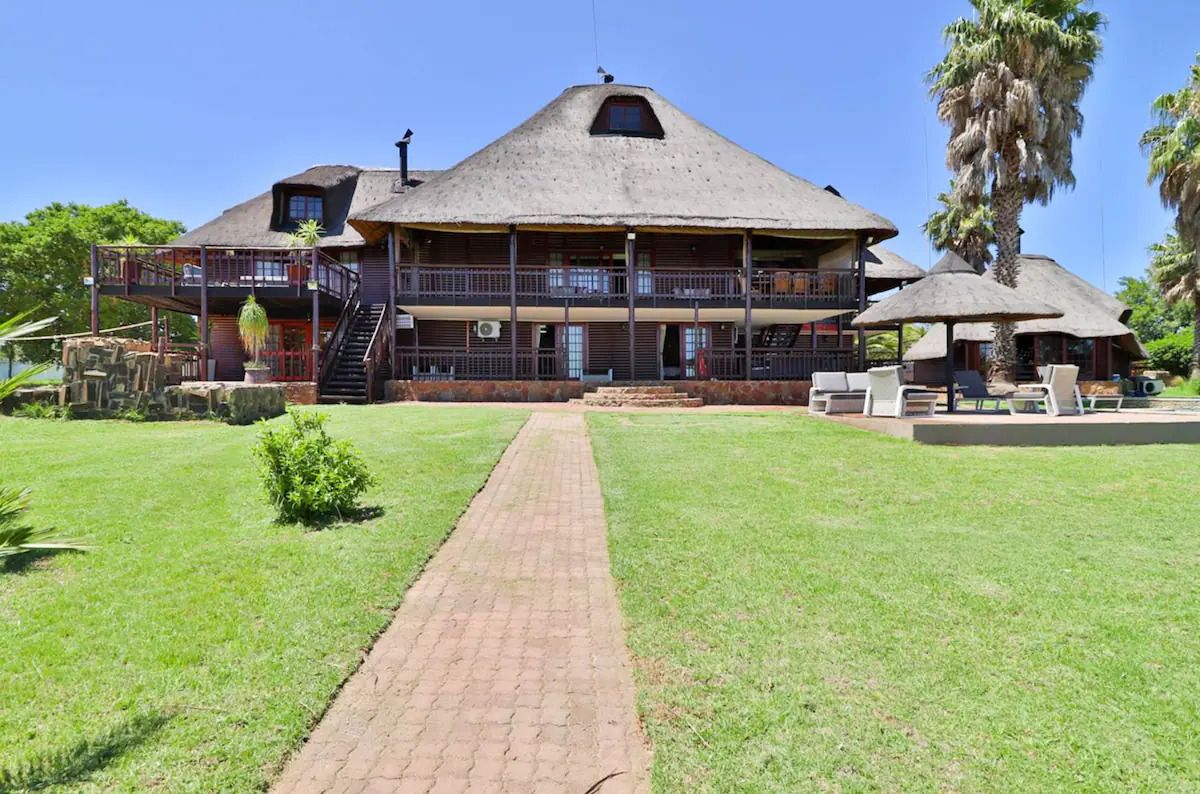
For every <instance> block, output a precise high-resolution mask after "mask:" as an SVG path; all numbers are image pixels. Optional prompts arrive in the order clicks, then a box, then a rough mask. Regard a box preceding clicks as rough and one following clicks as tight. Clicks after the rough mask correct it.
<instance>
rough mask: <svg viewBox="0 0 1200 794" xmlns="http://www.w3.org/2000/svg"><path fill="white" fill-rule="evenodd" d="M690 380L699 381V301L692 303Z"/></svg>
mask: <svg viewBox="0 0 1200 794" xmlns="http://www.w3.org/2000/svg"><path fill="white" fill-rule="evenodd" d="M692 371H693V377H692V380H700V301H695V302H693V303H692Z"/></svg>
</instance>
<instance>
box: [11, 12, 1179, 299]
mask: <svg viewBox="0 0 1200 794" xmlns="http://www.w3.org/2000/svg"><path fill="white" fill-rule="evenodd" d="M1096 7H1097V8H1098V9H1099V10H1101V11H1103V12H1104V13H1105V14H1106V15H1107V16H1108V18H1109V23H1110V24H1109V28H1108V30H1107V32H1106V34H1105V54H1104V59H1103V62H1102V63H1101V64H1100V66H1099V68H1098V70H1097V73H1096V79H1095V81H1094V83H1093V84H1092V87H1091V88H1090V89H1089V91H1088V95H1087V97H1086V99H1085V101H1084V113H1085V115H1086V118H1087V122H1086V129H1085V132H1084V135H1083V138H1082V139H1081V140H1079V141H1077V143H1076V146H1075V173H1076V176H1077V178H1078V183H1079V184H1078V187H1077V189H1076V190H1075V191H1074V192H1063V193H1060V194H1059V195H1058V196H1057V197H1056V198H1055V200H1054V202H1053V204H1052V205H1051V206H1049V207H1047V208H1042V207H1033V208H1030V209H1028V210H1027V211H1026V217H1025V220H1024V227H1025V228H1026V229H1027V232H1028V233H1027V234H1026V237H1025V250H1026V251H1030V252H1042V253H1047V254H1050V255H1052V256H1054V257H1056V258H1057V259H1059V260H1060V261H1061V262H1063V263H1064V264H1065V265H1067V266H1068V267H1070V268H1071V269H1073V270H1075V271H1076V272H1078V273H1080V274H1081V275H1083V276H1084V277H1086V278H1088V279H1090V280H1092V281H1093V282H1095V283H1097V284H1100V283H1101V280H1102V277H1104V278H1105V280H1106V282H1107V285H1108V287H1109V288H1110V289H1112V288H1113V287H1114V285H1115V282H1116V279H1117V277H1119V276H1120V275H1124V274H1140V273H1141V272H1142V270H1143V269H1144V267H1145V262H1146V254H1145V249H1146V246H1147V245H1148V244H1149V243H1151V242H1153V241H1155V240H1156V239H1158V238H1159V237H1160V236H1161V235H1162V233H1163V232H1164V231H1165V230H1166V229H1167V228H1168V227H1169V224H1170V217H1169V216H1168V215H1167V213H1165V212H1164V211H1163V210H1162V209H1160V207H1159V203H1158V198H1157V194H1156V192H1155V191H1154V189H1153V188H1150V187H1148V186H1147V185H1146V182H1145V170H1146V164H1145V160H1144V158H1143V157H1142V154H1141V152H1140V151H1139V149H1138V145H1137V141H1138V136H1139V135H1140V133H1141V131H1142V130H1143V129H1144V128H1145V127H1146V126H1147V124H1148V122H1149V121H1150V117H1149V104H1150V101H1151V100H1152V99H1153V97H1154V96H1155V95H1156V94H1158V93H1161V92H1163V91H1166V90H1172V89H1175V88H1177V87H1178V86H1179V85H1181V84H1182V83H1183V81H1184V79H1185V77H1186V75H1187V68H1188V65H1189V64H1190V63H1191V62H1192V60H1193V58H1194V56H1195V53H1196V50H1197V49H1198V48H1200V39H1198V38H1197V36H1196V31H1197V30H1200V2H1196V0H1101V2H1097V3H1096ZM596 13H597V19H598V23H599V24H598V30H599V60H600V63H601V64H603V65H604V66H605V67H606V68H607V69H608V70H609V71H611V72H612V73H614V74H615V75H616V76H617V78H618V80H619V81H621V82H630V83H638V84H644V85H650V86H653V87H654V88H656V89H658V90H659V91H660V92H661V93H662V94H664V95H665V96H666V97H667V98H669V99H670V100H672V101H673V102H675V103H676V104H678V105H679V106H681V107H682V108H683V109H684V110H685V111H687V112H689V113H691V114H692V115H694V116H696V117H697V118H699V119H700V120H702V121H704V122H706V123H707V124H709V125H711V126H712V127H714V128H716V129H717V130H719V131H720V132H722V133H723V134H725V135H727V136H728V137H730V138H732V139H733V140H735V141H737V142H738V143H740V144H742V145H743V146H745V147H747V148H749V149H751V150H753V151H755V152H757V153H759V154H761V155H763V156H764V157H766V158H767V159H769V160H772V161H773V162H775V163H777V164H779V165H780V166H782V167H784V168H786V169H788V170H790V171H792V172H794V173H796V174H799V175H800V176H803V177H805V178H807V179H809V180H811V181H813V182H816V183H817V184H820V185H824V184H829V183H831V184H833V185H836V186H837V187H838V189H839V190H841V191H842V193H843V194H844V195H845V196H847V197H848V198H851V199H852V200H854V201H857V202H859V203H861V204H863V205H865V206H867V207H869V208H870V209H872V210H875V211H876V212H879V213H881V214H883V215H885V216H886V217H888V218H891V219H892V221H893V222H895V223H896V225H897V226H898V227H899V228H900V230H901V235H900V237H899V238H897V239H896V240H894V241H892V242H891V243H889V245H891V246H892V247H893V248H895V249H896V250H897V251H899V252H900V253H901V254H903V255H904V256H907V257H908V258H909V259H911V260H913V261H914V262H916V263H917V264H920V265H922V266H925V265H926V264H927V261H928V251H927V245H926V242H925V240H924V238H923V237H922V235H921V231H920V224H921V223H922V221H923V220H924V218H925V217H926V215H927V212H928V209H929V206H930V205H931V202H932V199H933V195H935V194H936V192H937V191H938V190H940V189H942V188H943V186H944V184H945V182H946V179H947V173H946V171H945V169H944V167H943V147H944V144H945V132H944V130H943V128H942V127H941V126H940V125H939V124H938V122H937V120H936V118H935V117H934V113H933V106H932V104H931V102H930V101H929V99H928V96H927V93H926V89H925V86H924V84H923V82H922V76H923V75H924V73H925V72H926V70H927V69H928V68H929V67H930V66H931V65H932V64H933V63H935V62H936V61H937V59H938V58H939V57H940V56H941V54H942V52H943V46H942V41H941V29H942V28H943V27H944V25H945V24H946V23H947V22H949V21H950V20H951V19H953V18H954V17H956V16H958V15H961V14H965V13H969V7H968V5H967V3H966V2H965V0H904V1H903V2H898V1H897V0H857V1H856V0H846V1H845V2H840V3H816V2H807V1H805V2H778V3H766V2H755V1H754V0H750V2H742V3H728V2H720V1H719V0H676V1H673V2H650V1H649V0H641V1H640V2H639V1H638V0H596ZM595 66H596V57H595V55H594V53H593V36H592V5H591V2H590V0H536V1H535V2H526V1H524V0H509V2H502V3H501V2H478V3H466V2H454V1H453V0H449V1H447V2H440V3H411V2H409V3H400V2H389V3H384V2H338V3H333V2H324V3H316V2H295V0H289V1H288V2H284V1H283V0H274V1H271V2H268V1H266V0H261V1H259V0H256V1H255V2H245V1H244V0H243V1H242V2H225V1H223V0H206V2H204V3H174V2H161V1H158V2H152V3H151V2H143V3H134V2H120V3H95V2H90V1H89V2H78V1H77V2H72V3H33V2H24V3H19V4H18V3H12V4H8V6H7V7H6V9H5V22H4V26H3V28H2V29H0V75H3V79H2V80H0V99H2V100H3V105H2V106H3V108H4V109H5V113H4V121H3V123H2V124H0V185H2V189H0V220H12V219H17V218H20V217H22V216H23V215H24V214H25V213H26V212H28V211H29V210H30V209H33V208H35V207H39V206H42V205H44V204H46V203H48V202H51V201H79V202H86V203H104V202H107V201H112V200H114V199H118V198H127V199H129V200H130V201H131V202H132V203H133V204H135V205H136V206H138V207H140V208H142V209H144V210H146V211H148V212H151V213H154V214H156V215H160V216H165V217H170V218H178V219H180V220H182V221H183V222H184V223H186V224H187V225H188V226H189V227H191V226H195V225H198V224H200V223H203V222H204V221H206V220H208V219H209V218H212V217H214V216H215V215H217V214H219V213H220V212H221V210H223V209H224V208H226V207H229V206H231V205H232V204H235V203H237V202H239V201H242V200H244V199H246V198H249V197H250V196H252V195H254V194H257V193H258V192H261V191H262V190H265V189H266V188H267V187H268V186H270V184H271V183H272V182H274V181H275V180H277V179H279V178H281V177H283V176H286V175H289V174H292V173H295V172H297V171H300V170H302V169H303V168H305V167H307V166H309V165H311V164H314V163H353V164H358V165H392V164H393V163H394V162H395V158H396V153H395V149H394V148H393V147H392V142H393V141H395V140H396V139H397V138H398V137H399V136H400V133H402V132H403V130H404V129H405V127H411V128H412V129H413V130H415V131H416V135H415V137H414V139H413V146H412V160H413V165H414V167H418V168H421V167H425V168H444V167H446V166H449V165H452V164H454V163H455V162H457V161H458V160H460V159H462V158H463V157H465V156H467V155H468V154H470V153H471V152H473V151H475V150H476V149H478V148H479V147H481V146H483V145H485V144H486V143H488V142H489V141H491V140H493V139H494V138H496V137H497V136H499V135H501V134H502V133H504V132H505V131H507V130H509V129H511V128H512V127H513V126H514V125H516V124H518V123H519V122H520V121H521V120H523V119H524V118H526V117H527V116H529V115H530V114H531V113H533V112H534V111H536V110H537V109H538V108H539V107H540V106H542V105H543V104H545V103H546V102H548V101H549V100H550V99H552V98H553V97H554V96H555V95H556V94H558V92H559V91H561V90H562V89H563V88H564V87H565V86H567V85H571V84H575V83H583V82H590V81H593V80H594V79H595V74H594V70H595ZM927 167H928V180H927V179H926V168H927ZM1102 207H1103V210H1104V216H1105V234H1104V236H1103V240H1104V245H1103V247H1102V245H1101V233H1100V229H1101V208H1102ZM1102 250H1103V252H1104V254H1105V256H1104V259H1105V260H1106V262H1107V267H1106V268H1105V269H1104V272H1103V273H1102Z"/></svg>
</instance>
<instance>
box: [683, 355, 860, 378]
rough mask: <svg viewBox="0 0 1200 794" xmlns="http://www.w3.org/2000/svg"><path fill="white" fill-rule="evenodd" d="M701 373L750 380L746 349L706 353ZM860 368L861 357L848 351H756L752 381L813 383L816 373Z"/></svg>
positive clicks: (713, 376) (752, 368)
mask: <svg viewBox="0 0 1200 794" xmlns="http://www.w3.org/2000/svg"><path fill="white" fill-rule="evenodd" d="M701 358H703V359H705V363H703V364H701V366H700V371H701V373H706V374H707V377H709V378H714V379H716V380H743V379H745V377H746V351H745V350H741V349H738V350H730V349H728V348H726V349H724V350H703V351H701ZM857 368H858V357H857V355H856V354H855V353H853V352H848V351H844V350H839V351H821V350H796V349H794V348H780V349H774V348H755V349H754V350H751V351H750V379H751V380H810V379H811V378H812V374H813V373H814V372H848V371H852V370H855V369H857Z"/></svg>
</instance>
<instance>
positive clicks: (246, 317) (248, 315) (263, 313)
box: [238, 295, 271, 369]
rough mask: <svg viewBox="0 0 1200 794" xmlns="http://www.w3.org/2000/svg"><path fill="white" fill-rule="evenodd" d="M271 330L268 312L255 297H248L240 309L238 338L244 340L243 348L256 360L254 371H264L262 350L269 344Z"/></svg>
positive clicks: (253, 366)
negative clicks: (268, 335) (268, 337)
mask: <svg viewBox="0 0 1200 794" xmlns="http://www.w3.org/2000/svg"><path fill="white" fill-rule="evenodd" d="M270 330H271V325H270V323H269V322H268V321H267V310H266V309H264V308H263V307H262V304H261V303H259V302H258V301H257V300H255V299H254V296H253V295H250V296H248V297H247V298H246V300H245V302H244V303H242V307H241V308H240V309H238V336H239V337H240V338H241V340H242V347H244V348H246V352H247V353H249V354H250V355H251V357H252V358H253V359H254V363H253V365H252V368H253V369H263V364H262V349H263V346H264V345H266V343H267V334H268V333H270Z"/></svg>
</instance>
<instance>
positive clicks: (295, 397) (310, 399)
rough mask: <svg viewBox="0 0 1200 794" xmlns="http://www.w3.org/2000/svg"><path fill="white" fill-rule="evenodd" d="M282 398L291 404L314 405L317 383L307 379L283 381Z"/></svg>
mask: <svg viewBox="0 0 1200 794" xmlns="http://www.w3.org/2000/svg"><path fill="white" fill-rule="evenodd" d="M277 385H279V386H282V387H283V398H284V399H285V400H287V401H288V402H289V403H291V404H293V405H316V404H317V384H315V383H311V382H309V381H283V382H281V383H279V384H277Z"/></svg>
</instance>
